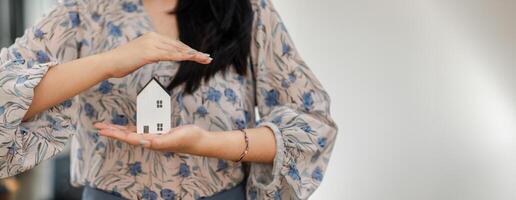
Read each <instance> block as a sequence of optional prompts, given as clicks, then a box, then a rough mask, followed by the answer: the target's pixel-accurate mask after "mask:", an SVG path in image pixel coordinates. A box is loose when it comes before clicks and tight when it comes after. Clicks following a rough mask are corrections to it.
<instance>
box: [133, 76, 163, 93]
mask: <svg viewBox="0 0 516 200" xmlns="http://www.w3.org/2000/svg"><path fill="white" fill-rule="evenodd" d="M152 81H156V83H157V84H158V85H159V86H160V87H161V88H162V89H163V90H164V91H165V92H166V93H167V94H168V95H169V96H170V92H169V91H168V90H167V88H166V87H165V86H163V85H162V84H161V83H160V82H159V81H158V79H156V77H152V79H151V80H149V82H147V83H146V84H145V85H144V86H143V87H142V89H140V91H138V93H136V95H139V94H140V93H141V92H142V91H143V90H145V88H146V87H147V85H149V83H151V82H152Z"/></svg>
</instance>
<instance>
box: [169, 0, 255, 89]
mask: <svg viewBox="0 0 516 200" xmlns="http://www.w3.org/2000/svg"><path fill="white" fill-rule="evenodd" d="M170 14H175V15H176V18H177V22H178V26H179V39H180V40H181V41H182V42H184V43H185V44H187V45H189V46H190V47H192V48H194V49H196V50H198V51H200V52H204V53H209V54H210V55H211V57H212V58H213V61H212V63H211V64H209V65H203V64H198V63H195V62H191V61H184V62H181V66H180V67H179V70H178V71H177V74H176V75H175V78H174V79H173V80H172V82H171V83H170V85H169V86H168V88H167V89H169V90H172V89H173V88H175V87H177V86H180V85H183V84H184V92H185V93H187V94H190V93H192V92H194V91H195V90H197V89H198V88H199V86H200V84H201V82H202V81H208V80H209V79H210V78H211V77H213V75H215V74H216V73H217V72H225V71H227V70H228V69H229V68H230V67H231V66H232V67H234V69H235V71H236V72H237V73H238V74H240V75H245V74H246V73H247V66H248V62H249V53H250V46H251V30H252V24H253V10H252V7H251V2H250V0H179V1H178V3H177V7H176V9H175V10H174V11H172V12H171V13H170Z"/></svg>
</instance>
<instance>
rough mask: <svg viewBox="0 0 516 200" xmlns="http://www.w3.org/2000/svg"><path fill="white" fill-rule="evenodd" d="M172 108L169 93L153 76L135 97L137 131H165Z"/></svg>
mask: <svg viewBox="0 0 516 200" xmlns="http://www.w3.org/2000/svg"><path fill="white" fill-rule="evenodd" d="M171 113H172V110H171V106H170V94H169V93H168V92H167V90H166V89H165V87H164V86H163V85H161V83H159V81H158V80H157V79H155V78H152V79H151V80H150V81H149V82H148V83H147V84H145V86H143V88H142V89H141V90H140V91H139V92H138V96H137V97H136V126H137V127H136V129H137V132H138V133H151V134H152V133H157V134H160V133H165V132H167V131H169V130H170V126H171V116H172V114H171Z"/></svg>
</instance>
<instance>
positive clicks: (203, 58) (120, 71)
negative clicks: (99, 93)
mask: <svg viewBox="0 0 516 200" xmlns="http://www.w3.org/2000/svg"><path fill="white" fill-rule="evenodd" d="M101 56H104V58H106V60H110V61H111V62H114V63H115V64H113V65H110V66H115V67H111V68H110V69H108V70H107V71H108V72H107V73H108V76H109V77H113V78H120V77H124V76H126V75H127V74H129V73H131V72H133V71H135V70H137V69H138V68H140V67H142V66H143V65H146V64H150V63H154V62H159V61H187V60H188V61H194V62H198V63H201V64H209V63H210V62H211V60H212V58H210V56H209V55H208V54H204V53H201V52H198V51H196V50H194V49H192V48H190V47H189V46H187V45H185V44H183V43H182V42H181V41H179V40H174V39H171V38H168V37H166V36H163V35H160V34H158V33H154V32H149V33H146V34H144V35H142V36H140V37H138V38H136V39H134V40H132V41H130V42H129V43H127V44H124V45H121V46H119V47H117V48H115V49H113V50H111V51H108V52H105V53H103V54H101Z"/></svg>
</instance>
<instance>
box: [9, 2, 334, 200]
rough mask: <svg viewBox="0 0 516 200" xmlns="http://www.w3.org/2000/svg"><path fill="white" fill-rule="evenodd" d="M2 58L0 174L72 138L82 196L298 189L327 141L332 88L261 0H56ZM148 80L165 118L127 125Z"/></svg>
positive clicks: (322, 157)
mask: <svg viewBox="0 0 516 200" xmlns="http://www.w3.org/2000/svg"><path fill="white" fill-rule="evenodd" d="M179 41H182V42H179ZM193 49H196V50H193ZM197 50H199V51H200V52H204V53H200V52H199V51H197ZM210 55H211V57H213V59H212V58H211V57H210ZM0 62H1V64H2V65H1V66H2V67H1V68H0V86H1V89H0V123H1V124H0V130H1V137H0V174H1V176H2V177H7V176H12V175H15V174H18V173H21V172H23V171H25V170H27V169H30V168H32V167H34V166H35V165H37V164H38V163H40V162H42V161H43V160H46V159H49V158H50V157H52V156H54V155H55V154H57V153H58V152H59V151H61V150H62V149H63V146H64V145H65V143H66V142H67V140H68V138H69V137H70V140H71V143H72V144H71V162H72V164H71V171H72V172H71V177H72V183H73V184H74V185H86V189H85V192H84V194H83V197H84V198H85V199H117V198H120V197H123V198H128V199H137V198H142V199H158V198H159V199H194V198H195V199H197V198H200V197H208V198H207V199H210V198H211V199H243V198H245V197H244V196H246V197H247V198H249V199H278V198H282V199H307V198H308V197H309V196H310V194H312V193H313V191H314V190H315V189H316V188H317V186H318V185H319V184H320V182H321V180H322V178H323V174H324V170H325V169H326V166H327V164H328V161H329V157H330V154H331V151H332V148H333V144H334V141H335V136H336V131H337V128H336V125H335V124H334V122H333V121H332V119H331V117H330V113H329V103H330V102H329V101H330V100H329V97H328V95H327V93H326V92H325V91H324V90H323V88H322V86H321V84H320V83H319V81H318V80H317V79H316V78H315V77H314V75H313V73H312V72H311V71H310V70H309V69H308V68H307V67H306V65H305V63H304V62H303V61H302V60H301V58H300V57H299V54H298V52H297V51H296V49H295V48H294V45H293V43H292V41H291V39H290V37H289V35H288V33H287V31H286V29H285V27H284V25H283V23H282V22H281V20H280V18H279V16H278V14H277V13H276V11H275V10H274V7H273V6H272V4H271V2H270V1H268V0H260V1H258V0H251V1H245V0H184V1H182V0H166V1H165V0H164V1H152V0H143V1H140V0H116V1H103V0H88V1H85V0H70V1H65V2H63V3H61V4H60V5H59V6H58V7H57V8H56V9H55V10H53V11H52V12H51V13H50V14H49V15H48V16H47V17H45V18H44V19H43V20H42V21H41V22H39V23H37V24H36V25H35V26H34V27H32V28H31V29H29V30H28V31H27V32H26V33H25V35H24V36H23V37H22V38H20V39H18V40H17V41H16V43H15V44H14V45H13V46H11V47H9V48H6V49H2V51H1V54H0ZM152 77H156V78H157V79H158V80H159V81H160V82H161V83H162V84H164V85H168V89H169V90H170V93H171V96H172V99H173V100H172V102H170V103H171V105H172V109H173V110H172V127H175V128H173V129H172V130H170V131H169V132H168V133H167V134H164V135H161V136H149V135H137V134H135V133H133V131H134V129H133V128H132V126H131V125H132V124H135V122H136V117H135V116H136V115H135V107H136V106H135V104H136V103H135V100H136V93H137V91H139V90H140V89H141V88H142V87H143V85H144V84H145V83H146V82H147V81H149V80H150V79H151V78H152ZM255 108H257V110H258V112H259V116H260V118H261V119H260V120H259V121H258V122H256V118H257V115H255V112H254V111H255ZM99 133H100V135H99ZM104 136H107V137H104ZM235 161H241V162H235ZM242 162H244V163H245V164H242Z"/></svg>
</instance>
